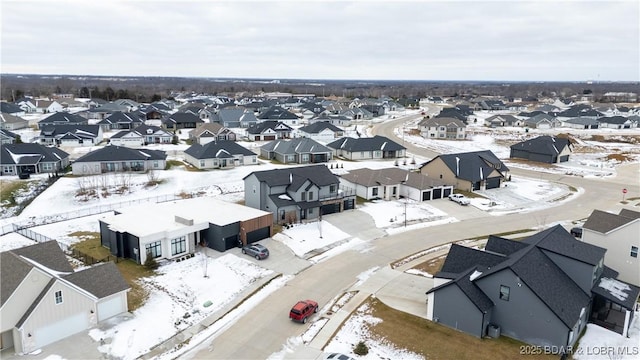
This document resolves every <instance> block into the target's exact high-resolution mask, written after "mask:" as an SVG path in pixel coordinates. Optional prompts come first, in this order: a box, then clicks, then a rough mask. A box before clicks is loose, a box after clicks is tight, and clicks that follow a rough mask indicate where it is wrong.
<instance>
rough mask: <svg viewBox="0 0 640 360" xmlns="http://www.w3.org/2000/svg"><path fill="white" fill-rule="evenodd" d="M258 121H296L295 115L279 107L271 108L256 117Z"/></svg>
mask: <svg viewBox="0 0 640 360" xmlns="http://www.w3.org/2000/svg"><path fill="white" fill-rule="evenodd" d="M258 119H270V120H298V117H297V116H296V114H294V113H292V112H290V111H288V110H285V109H283V108H282V107H280V106H272V107H270V108H269V109H267V110H266V111H264V112H262V113H260V114H259V115H258Z"/></svg>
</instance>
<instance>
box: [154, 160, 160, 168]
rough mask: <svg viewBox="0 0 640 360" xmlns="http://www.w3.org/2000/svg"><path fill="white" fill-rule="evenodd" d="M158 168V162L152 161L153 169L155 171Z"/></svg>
mask: <svg viewBox="0 0 640 360" xmlns="http://www.w3.org/2000/svg"><path fill="white" fill-rule="evenodd" d="M159 166H160V162H159V161H158V160H154V161H153V167H154V168H156V169H157V168H158V167H159Z"/></svg>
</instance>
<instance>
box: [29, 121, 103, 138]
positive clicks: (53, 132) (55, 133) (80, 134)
mask: <svg viewBox="0 0 640 360" xmlns="http://www.w3.org/2000/svg"><path fill="white" fill-rule="evenodd" d="M99 133H100V126H99V125H84V124H76V125H67V124H65V125H44V126H42V127H41V128H40V135H41V136H46V137H59V136H62V135H65V134H70V135H73V136H74V137H76V138H82V139H90V138H95V137H97V136H98V134H99Z"/></svg>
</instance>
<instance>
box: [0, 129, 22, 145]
mask: <svg viewBox="0 0 640 360" xmlns="http://www.w3.org/2000/svg"><path fill="white" fill-rule="evenodd" d="M18 139H20V135H18V134H14V133H12V132H11V131H9V130H5V129H0V145H4V144H15V143H17V142H18Z"/></svg>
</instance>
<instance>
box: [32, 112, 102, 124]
mask: <svg viewBox="0 0 640 360" xmlns="http://www.w3.org/2000/svg"><path fill="white" fill-rule="evenodd" d="M88 122H89V120H87V119H85V118H83V117H82V116H80V115H76V114H69V113H64V112H58V113H53V114H51V115H50V116H47V117H46V118H44V119H42V120H40V121H38V124H39V126H44V125H46V124H53V125H58V124H60V125H63V124H87V123H88Z"/></svg>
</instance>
